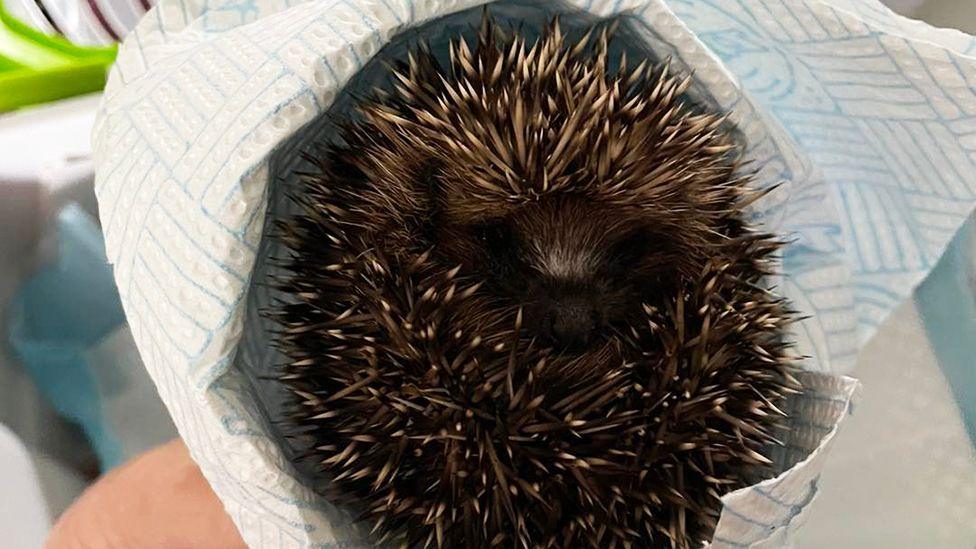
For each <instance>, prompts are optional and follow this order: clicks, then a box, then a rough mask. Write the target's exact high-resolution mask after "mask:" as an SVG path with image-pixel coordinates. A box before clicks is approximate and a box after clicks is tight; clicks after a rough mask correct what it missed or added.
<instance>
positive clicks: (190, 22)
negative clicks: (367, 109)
mask: <svg viewBox="0 0 976 549" xmlns="http://www.w3.org/2000/svg"><path fill="white" fill-rule="evenodd" d="M482 4H484V2H483V1H475V0H343V1H332V0H324V1H309V2H298V1H294V0H209V1H204V0H163V1H161V2H160V3H159V4H158V5H157V6H156V7H155V8H154V9H153V10H152V11H151V12H150V13H149V14H148V15H147V16H146V17H145V18H144V19H143V21H142V22H141V23H140V24H139V25H138V26H137V28H136V29H135V30H134V31H133V32H132V33H131V34H130V35H129V36H128V37H127V39H126V41H125V43H124V44H123V45H122V47H121V49H120V51H119V57H118V62H117V64H116V65H115V67H114V69H113V70H112V73H111V75H110V79H109V83H108V87H107V89H106V92H105V96H104V99H103V102H102V105H101V108H100V112H99V116H98V119H97V122H96V126H95V129H94V133H93V142H94V150H95V159H96V164H97V176H96V191H97V194H98V199H99V203H100V215H101V218H102V224H103V226H104V229H105V237H106V242H107V250H108V256H109V260H110V262H111V263H112V264H113V265H114V273H115V277H116V281H117V283H118V286H119V291H120V294H121V296H122V302H123V305H124V308H125V312H126V316H127V318H128V320H129V323H130V325H131V328H132V333H133V336H134V338H135V341H136V343H137V345H138V347H139V350H140V354H141V355H142V358H143V361H144V362H145V364H146V367H147V368H148V370H149V372H150V374H151V375H152V377H153V379H154V380H155V382H156V384H157V387H158V389H159V391H160V394H161V396H162V398H163V400H164V402H165V403H166V404H167V407H168V408H169V411H170V413H171V415H172V416H173V419H174V421H175V423H176V425H177V427H178V429H179V431H180V433H181V435H182V436H183V438H184V440H185V441H186V443H187V445H188V446H189V448H190V451H191V453H192V455H193V457H194V459H195V460H196V461H197V463H198V464H199V465H200V467H201V468H202V470H203V472H204V474H205V476H206V477H207V479H208V480H209V482H210V483H211V485H212V486H213V488H214V490H215V491H216V493H217V494H218V496H219V497H220V498H221V500H222V501H223V502H224V504H225V506H226V508H227V511H228V513H229V514H230V516H231V517H232V519H233V520H234V521H235V523H236V524H237V526H238V528H239V529H240V531H241V533H242V535H243V536H244V539H245V540H246V541H247V542H248V543H249V544H250V545H251V546H253V547H272V548H274V547H307V546H316V547H322V546H326V547H335V546H358V545H360V544H362V545H365V542H363V541H362V538H361V537H359V535H360V534H359V532H358V530H357V529H355V528H353V527H351V526H350V523H349V520H350V517H349V516H348V515H347V514H346V513H345V512H343V510H341V509H335V508H333V507H332V506H330V505H328V504H327V503H326V502H324V501H322V500H321V499H320V498H318V497H317V496H316V495H315V494H314V493H313V492H311V491H310V490H309V489H307V488H306V487H304V486H303V485H302V483H301V481H300V479H298V478H297V477H296V476H295V472H294V471H293V469H292V467H291V466H290V464H289V460H288V458H287V447H286V446H287V445H286V444H283V442H282V441H281V440H280V439H279V437H277V435H275V432H276V431H275V430H274V429H273V428H272V426H271V424H270V422H269V418H271V417H273V416H274V412H275V410H276V408H275V407H276V406H277V405H279V404H280V395H279V396H276V395H277V394H278V393H276V391H275V389H274V387H273V386H270V385H269V383H268V382H265V381H262V379H261V376H262V375H263V374H266V373H268V371H269V370H270V369H272V368H274V364H275V359H276V355H275V354H274V351H273V350H272V349H271V348H270V345H269V338H268V333H267V331H268V326H267V325H266V323H265V321H263V320H262V319H261V317H260V315H259V314H258V309H260V307H262V306H263V305H264V304H265V303H267V301H268V298H269V296H268V289H267V288H266V287H265V286H263V285H261V284H258V282H260V281H261V280H262V275H263V274H265V269H266V260H267V258H268V256H269V254H271V253H272V252H273V250H272V248H273V245H272V243H269V242H268V240H267V239H264V238H263V235H264V234H265V228H266V223H267V221H268V220H270V219H274V218H276V217H277V216H279V215H282V213H283V212H285V209H284V206H282V203H283V202H284V201H283V200H281V192H280V191H281V185H287V184H288V183H289V182H292V181H293V178H292V175H291V174H292V173H293V172H294V170H295V168H296V167H298V166H300V165H301V162H302V161H301V158H300V154H299V153H300V151H301V150H302V149H303V147H304V146H305V145H307V144H308V143H309V142H310V141H311V140H313V139H314V138H316V137H317V136H321V135H322V133H323V132H328V131H330V129H329V125H328V119H329V118H330V116H329V115H325V116H323V115H324V114H325V113H337V112H342V109H343V108H348V103H349V101H348V93H347V92H349V91H361V90H368V89H369V86H370V84H371V83H375V82H376V79H377V78H379V77H378V76H377V75H379V74H381V71H379V69H377V67H378V64H377V63H376V58H377V56H379V57H385V56H388V55H394V54H396V52H401V53H402V51H404V47H405V45H408V44H410V43H411V41H413V40H415V39H417V38H424V39H426V40H428V41H429V42H431V43H433V44H438V43H441V42H443V40H445V39H446V38H447V37H450V36H453V35H455V34H456V33H457V32H461V31H463V30H465V29H467V28H468V27H469V25H470V24H471V23H472V22H476V21H477V20H478V19H479V18H480V12H481V8H480V6H481V5H482ZM492 12H493V14H495V16H496V17H497V18H498V19H500V20H502V21H505V20H508V21H516V20H517V21H524V22H525V23H527V24H528V26H529V27H531V26H532V25H538V24H541V23H542V22H544V21H546V20H547V19H548V18H549V17H551V15H552V14H555V13H562V14H564V15H563V16H564V23H565V22H567V21H569V22H571V21H574V20H575V21H578V22H582V23H585V22H587V21H590V22H593V21H598V20H600V19H602V18H606V17H619V18H620V20H621V27H620V28H621V32H622V33H623V34H625V35H626V36H627V37H629V39H630V42H631V43H632V44H636V45H637V47H640V48H642V49H643V50H644V51H646V52H647V53H648V54H649V55H653V56H655V57H658V58H662V59H663V58H664V57H667V56H670V57H672V59H673V66H675V67H677V68H679V69H682V70H693V71H694V74H695V84H694V86H693V89H692V90H691V91H690V92H689V93H690V94H691V95H692V96H694V98H695V99H696V100H698V101H700V102H702V103H705V104H707V105H710V106H711V107H712V108H715V109H720V110H723V111H728V112H731V113H732V118H731V120H732V122H734V123H735V124H736V125H737V127H738V132H739V139H740V140H741V142H742V144H743V150H744V156H745V157H746V159H747V160H749V161H751V168H752V169H755V170H757V176H756V182H757V184H758V185H773V184H775V183H779V182H782V185H780V186H779V187H778V188H777V189H776V190H775V191H774V192H772V193H771V194H769V195H768V196H767V198H766V199H765V200H764V201H762V202H761V203H758V204H756V205H755V206H754V211H753V212H752V213H753V214H754V216H755V218H756V219H757V220H758V221H760V222H762V223H763V224H764V227H765V228H766V229H767V230H771V231H776V232H777V233H779V234H782V235H784V236H786V235H789V236H790V237H791V238H792V239H793V240H792V244H791V245H790V246H789V247H788V248H787V249H786V250H785V251H784V253H783V274H782V276H781V277H779V280H777V281H775V282H776V285H777V286H778V287H779V289H780V291H781V292H783V293H784V294H785V295H786V296H787V297H789V298H790V299H791V300H792V302H793V304H794V306H795V307H797V308H798V309H799V310H800V311H801V312H803V313H805V314H806V315H808V318H807V319H806V320H804V321H803V322H800V323H799V324H797V325H796V326H795V327H794V329H793V334H792V335H793V337H794V338H795V339H796V341H797V342H798V347H799V350H800V351H801V352H802V353H804V354H806V355H808V356H809V357H810V358H809V359H808V360H806V361H804V363H803V367H804V368H805V370H806V373H805V374H804V375H803V382H804V384H805V387H806V391H805V393H804V395H803V396H802V397H799V398H797V399H794V401H792V402H791V403H790V406H789V408H790V410H789V411H790V413H791V417H792V418H793V419H792V421H793V429H792V431H791V433H792V434H791V436H790V439H789V440H787V441H786V445H785V446H784V447H781V448H778V449H777V450H776V451H775V452H774V453H773V454H772V457H773V458H774V460H775V462H776V464H777V467H778V468H779V470H780V474H778V475H777V476H776V477H775V478H773V479H770V480H768V481H765V482H762V483H760V484H758V485H755V486H752V487H749V488H746V489H743V490H739V491H736V492H733V493H731V494H728V495H727V496H726V497H725V498H724V504H725V506H724V509H723V512H722V516H721V520H720V522H719V525H718V528H717V530H716V532H715V537H714V540H713V543H712V547H715V548H719V547H722V548H725V547H783V546H786V545H788V544H789V540H790V534H791V532H793V531H794V530H795V529H796V528H797V527H798V526H799V525H800V524H802V522H803V519H804V516H805V514H806V513H807V511H808V509H809V508H810V506H809V504H810V503H811V502H812V501H813V500H814V498H815V495H816V492H817V486H818V478H819V472H820V470H821V469H822V464H823V462H824V460H825V459H826V457H827V455H828V450H829V446H830V443H831V441H832V439H833V437H834V434H835V432H836V429H837V424H838V423H839V422H840V420H841V419H842V418H843V417H844V416H845V415H846V413H847V412H848V410H849V408H850V400H851V397H852V395H853V393H854V392H855V389H856V385H857V383H856V381H854V380H853V379H851V378H849V377H845V376H844V375H843V374H845V373H849V370H850V368H851V367H852V365H853V364H854V358H855V357H856V356H857V353H858V350H859V349H860V348H861V346H862V345H863V344H864V342H865V341H866V340H867V339H868V338H870V336H871V335H872V334H873V333H874V331H875V330H876V329H877V327H878V326H879V324H880V323H881V322H882V321H883V320H884V319H885V317H886V316H887V315H888V313H889V312H890V311H891V310H892V309H893V308H894V307H895V306H896V305H897V304H898V303H900V302H901V301H902V300H903V299H904V298H906V297H907V296H908V295H909V294H910V292H911V290H912V288H913V287H914V286H915V285H917V284H918V283H919V282H920V281H921V280H922V279H923V277H925V275H926V273H927V272H928V271H929V270H930V269H931V267H932V266H933V264H934V263H935V262H936V260H937V259H938V258H939V256H940V255H941V254H942V252H943V250H944V248H945V246H946V244H947V242H948V241H949V240H950V238H951V237H952V236H953V234H954V233H955V231H956V230H957V228H958V227H959V226H960V225H961V224H962V223H963V221H964V220H965V217H966V215H967V214H968V212H970V211H971V210H972V207H973V203H974V201H976V181H974V180H973V178H972V177H971V174H973V173H976V59H974V58H973V54H976V39H973V38H972V37H970V36H968V35H965V34H962V33H959V32H955V31H947V30H938V29H934V28H931V27H928V26H926V25H924V24H922V23H918V22H914V21H910V20H907V19H904V18H901V17H899V16H897V15H895V14H894V13H892V12H890V11H889V10H888V9H887V8H884V7H883V6H882V5H881V4H880V3H879V2H877V1H876V0H786V1H775V2H773V1H769V0H735V1H730V0H563V1H560V2H541V1H530V0H503V1H498V2H493V3H492Z"/></svg>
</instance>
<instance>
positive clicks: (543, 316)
mask: <svg viewBox="0 0 976 549" xmlns="http://www.w3.org/2000/svg"><path fill="white" fill-rule="evenodd" d="M613 39H614V38H613V32H612V29H611V28H609V27H606V26H605V27H603V28H602V29H601V28H594V29H592V30H591V31H590V32H589V33H587V34H586V35H585V36H583V37H581V38H579V39H576V40H571V39H570V38H568V36H567V35H566V34H564V33H563V31H562V30H561V29H560V25H559V22H558V20H553V21H552V22H551V23H550V24H548V25H547V26H546V27H545V28H544V29H542V32H541V34H540V35H539V36H538V37H537V38H536V39H534V40H529V39H527V38H525V37H523V36H522V35H521V34H520V33H519V32H518V31H512V30H505V29H501V28H500V27H499V25H498V24H496V23H494V22H493V21H492V19H491V17H490V16H489V15H486V16H485V18H484V21H483V23H482V25H481V27H480V29H479V30H478V31H477V33H476V38H473V39H471V40H470V43H469V40H466V39H465V38H464V37H458V38H457V39H456V40H453V41H452V42H451V44H450V46H449V54H450V57H449V63H445V64H446V65H447V66H446V67H442V66H441V64H439V63H438V60H437V57H436V56H435V55H434V53H432V52H431V50H430V48H429V47H427V46H425V45H423V44H421V45H418V46H416V47H415V48H414V49H413V50H412V51H411V52H410V53H409V55H408V56H407V58H406V59H403V60H401V61H398V62H396V63H395V64H393V65H391V66H390V70H391V78H392V85H391V87H390V89H389V90H388V91H386V92H381V91H377V92H376V93H375V94H373V96H371V97H368V98H365V99H362V100H361V101H360V103H359V104H358V106H357V108H358V112H357V115H356V116H354V117H350V118H349V120H346V121H344V122H343V123H342V125H341V126H340V128H339V131H340V134H341V140H340V142H339V143H335V142H328V143H325V142H323V143H320V144H318V145H317V146H316V147H313V148H311V149H310V151H309V152H308V153H306V159H307V161H308V162H309V163H310V164H311V165H312V166H313V167H314V168H312V169H309V170H307V171H306V172H303V173H302V174H300V185H299V186H298V187H299V188H298V189H296V190H295V191H294V193H293V194H294V196H293V199H294V201H295V203H296V204H297V208H296V209H297V213H295V214H294V215H293V216H291V217H289V218H288V219H285V220H283V221H281V222H280V223H279V226H278V230H277V231H276V235H275V238H277V239H278V240H279V241H280V243H281V244H282V245H283V247H284V249H286V250H287V254H286V257H283V258H281V259H280V262H281V264H282V266H283V267H284V269H285V273H286V274H285V275H283V276H282V277H281V278H280V280H278V281H277V283H276V284H277V292H278V293H279V295H280V299H279V301H278V303H277V304H276V305H275V306H274V307H272V309H271V310H270V311H269V312H268V314H269V315H270V316H271V317H272V318H273V319H274V321H275V323H276V325H277V329H276V335H275V345H276V346H277V347H279V349H280V350H281V352H282V354H283V356H284V357H285V358H286V360H285V361H284V363H283V364H282V365H281V366H280V370H279V372H278V374H277V379H278V380H279V381H280V383H282V384H283V385H284V387H285V388H286V389H287V392H288V394H289V395H290V396H289V402H288V406H287V417H285V418H284V420H283V421H284V422H285V423H286V424H287V425H288V426H289V428H290V429H291V431H292V432H291V433H290V435H289V436H290V437H292V439H293V440H301V441H303V443H302V444H303V447H304V451H303V452H302V454H301V455H300V456H298V457H297V458H296V459H298V460H300V461H302V462H304V463H309V464H311V470H312V473H310V474H311V475H313V480H315V481H316V482H314V483H313V484H314V485H315V486H316V487H317V488H316V489H317V490H318V491H320V492H321V495H322V496H324V497H325V498H327V499H328V500H329V501H332V502H334V503H336V504H338V505H341V506H345V507H347V508H350V509H354V510H356V512H357V513H358V519H357V520H358V521H360V523H362V524H365V525H367V526H368V527H369V528H370V532H371V533H370V535H371V536H373V538H374V541H375V542H377V543H394V544H398V545H402V546H409V547H434V546H436V547H472V548H481V547H524V548H529V547H675V548H686V547H699V546H701V545H703V544H704V543H707V542H708V541H709V540H710V538H711V536H712V534H713V532H714V529H715V527H716V524H717V520H718V517H719V514H720V511H721V508H722V504H721V499H720V498H721V497H722V496H723V495H724V494H726V493H728V492H730V491H732V490H735V489H738V488H741V487H744V486H747V485H749V484H750V483H752V482H754V481H755V480H756V479H757V478H762V477H763V476H764V475H766V476H769V475H770V474H771V473H772V471H773V470H772V468H771V465H772V463H771V461H770V460H769V459H768V458H767V456H766V453H768V448H770V447H772V446H773V445H776V444H780V442H779V440H780V438H781V437H782V434H781V433H782V431H783V430H784V429H785V428H786V427H785V414H784V412H782V409H783V408H784V406H783V403H784V400H785V399H786V398H787V397H788V396H789V395H790V394H793V393H795V392H797V391H799V390H800V387H799V386H798V384H797V381H796V379H795V378H794V376H793V375H791V371H793V368H795V361H796V360H797V358H796V357H794V356H792V352H791V347H790V344H789V342H788V338H787V336H786V329H787V327H788V325H789V323H790V322H791V321H793V320H794V313H793V312H792V311H791V309H790V307H789V304H788V303H786V302H785V301H784V299H782V298H781V297H778V296H777V295H776V294H775V293H774V292H773V291H772V290H771V289H770V288H768V287H767V283H766V281H767V280H768V277H769V276H770V275H772V274H774V273H775V270H776V269H775V264H776V263H775V258H776V255H777V251H778V249H779V248H780V247H781V243H780V241H779V240H777V238H776V237H774V236H773V235H770V234H767V233H763V232H761V231H759V230H757V229H756V228H755V227H752V226H751V225H750V224H749V222H748V221H747V219H746V216H745V214H744V210H745V208H746V207H747V206H748V205H749V204H750V203H751V202H752V201H754V200H756V199H758V198H759V197H760V196H762V194H763V192H765V191H760V190H756V189H753V188H752V187H751V185H750V184H751V182H752V178H751V176H750V175H748V174H747V175H742V174H741V172H743V171H744V170H742V169H741V168H742V167H741V166H740V160H739V157H740V150H739V147H738V145H737V144H736V141H735V140H734V138H733V129H732V128H730V127H729V123H728V120H727V116H725V115H724V114H722V113H714V112H709V111H708V110H707V109H705V108H703V107H702V106H700V105H698V104H696V103H695V102H693V101H692V100H690V99H688V97H687V96H688V94H687V93H686V91H687V90H688V88H689V86H690V84H691V77H690V76H687V75H681V74H678V73H677V71H673V70H672V69H671V68H670V65H669V63H667V62H663V63H657V64H655V63H654V62H653V61H651V60H643V61H642V62H641V63H639V64H638V65H636V66H634V67H629V66H628V62H627V59H626V56H623V57H621V58H620V59H619V60H618V61H617V62H616V63H615V64H613V66H611V63H610V57H611V56H610V53H609V48H610V42H611V40H613Z"/></svg>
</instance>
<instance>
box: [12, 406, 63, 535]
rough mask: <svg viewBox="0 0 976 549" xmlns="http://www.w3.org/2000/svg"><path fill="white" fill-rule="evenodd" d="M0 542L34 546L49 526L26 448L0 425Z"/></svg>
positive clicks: (45, 533) (49, 521)
mask: <svg viewBox="0 0 976 549" xmlns="http://www.w3.org/2000/svg"><path fill="white" fill-rule="evenodd" d="M0 487H2V489H0V533H2V534H0V544H2V545H3V547H4V548H5V549H36V548H38V547H40V546H41V544H42V543H43V541H44V538H45V537H46V536H47V531H48V529H49V528H50V526H51V519H50V517H49V516H48V512H47V508H46V507H45V505H44V500H43V499H42V497H41V488H40V485H39V484H38V478H37V474H36V473H35V472H34V465H33V463H32V462H31V460H30V457H29V456H28V454H27V450H26V449H25V448H24V446H23V444H21V442H20V440H19V439H18V438H17V437H16V436H15V435H14V434H13V432H11V431H10V430H9V429H7V428H6V427H4V426H3V425H2V424H0Z"/></svg>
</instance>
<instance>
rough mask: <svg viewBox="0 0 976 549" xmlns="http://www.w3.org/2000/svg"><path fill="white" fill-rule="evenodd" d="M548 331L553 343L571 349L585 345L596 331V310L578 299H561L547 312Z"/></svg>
mask: <svg viewBox="0 0 976 549" xmlns="http://www.w3.org/2000/svg"><path fill="white" fill-rule="evenodd" d="M549 322H550V324H549V333H550V335H551V337H552V339H553V340H554V341H555V343H557V344H559V345H561V346H563V347H566V348H571V349H577V348H580V347H584V346H586V345H587V344H588V343H589V342H590V340H591V339H593V336H594V334H595V332H596V328H597V312H596V310H595V309H594V308H593V307H592V306H590V305H589V304H587V303H585V302H584V301H582V300H578V299H569V300H562V301H559V302H557V303H555V304H554V306H553V307H552V309H551V310H550V313H549Z"/></svg>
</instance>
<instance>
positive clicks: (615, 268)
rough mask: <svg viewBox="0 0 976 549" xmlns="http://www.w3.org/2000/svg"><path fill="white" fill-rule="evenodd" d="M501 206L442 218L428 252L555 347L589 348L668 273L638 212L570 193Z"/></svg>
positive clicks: (663, 247)
mask: <svg viewBox="0 0 976 549" xmlns="http://www.w3.org/2000/svg"><path fill="white" fill-rule="evenodd" d="M444 207H445V209H447V210H449V209H450V204H449V203H448V204H445V205H444ZM501 209H502V210H503V211H504V213H503V214H502V215H498V216H492V215H486V216H485V217H483V218H481V219H477V220H474V221H465V220H463V219H458V220H456V221H455V220H453V219H452V221H444V222H442V223H443V224H442V225H440V226H438V227H437V228H436V229H435V231H434V232H433V237H434V239H435V243H434V249H436V250H439V253H440V254H442V256H443V257H444V259H445V260H446V261H448V262H452V263H456V264H459V265H463V266H464V271H465V272H468V273H472V274H474V275H475V276H476V277H477V278H478V279H479V280H481V281H483V282H484V288H485V292H490V293H491V294H493V296H495V297H496V298H498V299H499V300H500V301H502V302H503V303H506V304H510V305H514V306H517V307H521V308H522V309H524V311H525V314H526V324H527V326H528V327H529V328H530V330H531V331H532V332H531V333H533V334H534V335H536V336H537V337H539V338H540V339H541V340H542V341H543V342H546V343H548V344H552V345H554V346H556V347H559V348H560V349H562V350H564V351H565V350H574V351H581V350H586V349H589V348H593V347H599V345H600V343H602V342H603V341H604V340H605V339H606V335H607V334H608V333H609V332H610V329H611V328H612V327H614V326H615V325H619V324H621V323H623V322H625V321H626V319H627V317H628V316H630V315H629V314H628V313H633V312H635V311H633V310H632V309H636V311H639V310H640V309H639V308H640V306H641V304H643V303H649V302H655V303H656V302H657V301H658V299H656V295H659V294H660V293H662V292H666V290H665V287H666V286H667V283H666V281H668V280H672V279H673V276H674V273H673V272H672V270H673V266H672V264H671V263H670V262H669V256H670V255H672V250H669V249H668V242H667V240H666V237H664V236H662V235H660V234H656V233H655V231H654V227H653V226H652V225H651V223H649V222H648V220H645V219H643V217H644V216H642V215H641V212H639V211H632V210H633V209H628V208H625V207H621V206H619V205H613V204H610V205H601V204H599V203H596V202H594V201H593V200H590V199H587V198H586V197H583V196H574V195H572V194H567V195H551V196H547V197H544V198H540V199H539V200H537V201H534V202H531V203H528V204H524V205H520V206H518V207H516V208H508V209H507V208H501ZM485 210H486V211H491V208H490V207H489V208H485ZM445 217H447V218H448V219H451V218H452V216H450V215H448V216H445ZM672 288H673V287H672Z"/></svg>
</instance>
